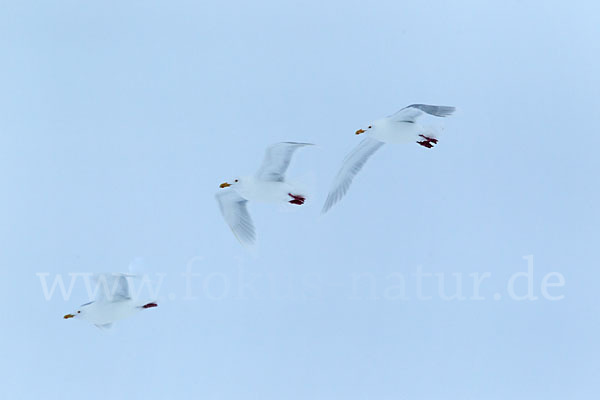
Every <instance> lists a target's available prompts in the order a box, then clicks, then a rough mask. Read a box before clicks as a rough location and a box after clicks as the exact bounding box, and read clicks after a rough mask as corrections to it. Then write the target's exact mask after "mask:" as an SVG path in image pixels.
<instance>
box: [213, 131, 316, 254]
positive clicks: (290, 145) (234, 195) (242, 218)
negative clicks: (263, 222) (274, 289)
mask: <svg viewBox="0 0 600 400" xmlns="http://www.w3.org/2000/svg"><path fill="white" fill-rule="evenodd" d="M312 145H313V144H312V143H297V142H282V143H276V144H274V145H272V146H270V147H269V148H267V151H266V153H265V157H264V159H263V162H262V165H261V166H260V168H259V170H258V172H256V174H254V175H253V176H244V177H239V178H235V179H233V180H232V181H231V182H224V183H222V184H221V185H220V186H219V187H220V188H221V189H225V190H223V191H219V192H217V194H216V198H217V202H218V203H219V208H220V209H221V214H223V218H224V219H225V222H227V225H229V227H230V228H231V230H232V232H233V234H234V235H235V237H236V238H237V239H238V240H239V241H240V243H242V244H243V245H246V246H248V245H252V244H254V241H255V240H256V234H255V231H254V224H253V223H252V218H250V214H249V213H248V209H247V206H246V205H247V203H248V201H256V202H263V203H290V204H294V205H297V206H301V205H303V204H304V202H305V201H306V195H305V194H303V193H301V191H299V190H298V189H297V188H295V187H294V186H293V185H291V184H290V183H288V182H286V180H285V172H286V170H287V168H288V166H289V165H290V161H291V159H292V155H293V154H294V152H295V151H296V150H297V149H299V148H301V147H304V146H312Z"/></svg>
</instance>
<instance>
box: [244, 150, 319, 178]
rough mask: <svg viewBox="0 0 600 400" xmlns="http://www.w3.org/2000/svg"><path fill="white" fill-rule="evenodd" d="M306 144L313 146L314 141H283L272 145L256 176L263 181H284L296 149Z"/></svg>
mask: <svg viewBox="0 0 600 400" xmlns="http://www.w3.org/2000/svg"><path fill="white" fill-rule="evenodd" d="M304 146H312V143H297V142H282V143H276V144H274V145H272V146H270V147H269V148H267V151H266V153H265V158H264V159H263V162H262V165H261V166H260V168H259V169H258V172H257V173H256V177H257V178H258V179H260V180H263V181H273V182H283V181H284V180H285V171H286V170H287V168H288V166H289V165H290V161H291V160H292V155H293V154H294V151H296V150H297V149H299V148H300V147H304Z"/></svg>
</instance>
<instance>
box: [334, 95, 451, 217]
mask: <svg viewBox="0 0 600 400" xmlns="http://www.w3.org/2000/svg"><path fill="white" fill-rule="evenodd" d="M454 110H455V109H454V107H447V106H430V105H427V104H412V105H410V106H407V107H404V108H403V109H401V110H400V111H398V112H397V113H395V114H392V115H390V116H388V117H385V118H381V119H378V120H376V121H373V122H372V123H371V124H370V125H369V126H367V128H366V129H359V130H357V131H356V134H357V135H360V134H363V133H367V135H368V136H367V137H366V138H365V139H364V140H363V141H362V142H360V143H359V145H358V146H357V147H356V148H355V149H354V150H352V152H351V153H350V154H348V156H347V157H346V159H345V160H344V162H343V164H342V168H340V171H339V172H338V174H337V176H336V177H335V179H334V181H333V184H332V186H331V189H330V191H329V194H328V195H327V200H326V201H325V205H324V206H323V211H322V212H323V213H325V212H327V211H328V210H329V209H330V208H331V207H333V205H334V204H335V203H337V202H338V201H340V200H341V199H342V197H344V195H345V194H346V192H348V189H349V188H350V184H351V183H352V180H353V179H354V177H355V176H356V174H357V173H358V171H360V170H361V168H362V167H363V165H365V163H366V162H367V160H368V159H369V157H371V156H372V155H373V153H375V152H376V151H377V150H378V149H379V148H380V147H381V146H383V145H384V144H385V143H410V142H416V143H418V144H420V145H421V146H423V147H426V148H428V149H430V148H432V147H433V146H434V145H436V144H437V142H438V139H437V138H436V137H435V134H434V133H433V132H432V131H431V130H429V129H427V128H424V127H423V126H421V125H419V124H418V123H417V119H418V118H419V117H420V116H421V115H423V114H429V115H433V116H436V117H446V116H448V115H451V114H452V113H453V112H454Z"/></svg>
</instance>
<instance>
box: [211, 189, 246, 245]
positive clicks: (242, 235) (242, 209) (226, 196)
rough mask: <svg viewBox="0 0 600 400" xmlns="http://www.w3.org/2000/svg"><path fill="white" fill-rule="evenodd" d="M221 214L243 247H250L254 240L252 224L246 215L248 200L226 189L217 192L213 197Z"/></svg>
mask: <svg viewBox="0 0 600 400" xmlns="http://www.w3.org/2000/svg"><path fill="white" fill-rule="evenodd" d="M215 197H216V199H217V202H218V203H219V208H220V209H221V214H223V218H225V222H227V225H229V228H231V231H232V232H233V234H234V235H235V237H236V238H237V239H238V240H239V241H240V243H242V244H243V245H252V244H254V241H255V239H256V235H255V233H254V224H253V223H252V218H250V214H249V213H248V209H247V207H246V204H247V203H248V200H246V199H244V198H243V197H242V196H240V195H239V194H238V193H237V192H236V191H235V190H233V189H226V190H223V191H220V192H217V194H216V195H215Z"/></svg>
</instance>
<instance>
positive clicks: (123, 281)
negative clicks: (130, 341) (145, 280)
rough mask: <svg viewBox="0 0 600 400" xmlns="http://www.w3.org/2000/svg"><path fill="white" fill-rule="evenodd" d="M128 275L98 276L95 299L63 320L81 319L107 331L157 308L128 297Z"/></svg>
mask: <svg viewBox="0 0 600 400" xmlns="http://www.w3.org/2000/svg"><path fill="white" fill-rule="evenodd" d="M133 276H134V275H130V274H100V275H97V276H96V277H95V278H96V281H97V285H96V299H95V300H94V301H91V302H89V303H85V304H82V305H81V306H80V307H79V309H77V310H76V311H75V312H73V313H72V314H67V315H65V316H64V317H63V318H64V319H69V318H81V319H84V320H86V321H89V322H91V323H92V324H94V325H96V326H97V327H98V328H101V329H108V328H110V327H111V326H112V324H113V322H115V321H118V320H121V319H124V318H127V317H130V316H132V315H133V314H135V313H137V312H138V311H141V310H145V309H148V308H153V307H157V306H158V304H156V302H149V303H140V302H138V301H136V300H134V299H132V298H131V296H130V295H129V283H128V282H127V278H128V277H133Z"/></svg>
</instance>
